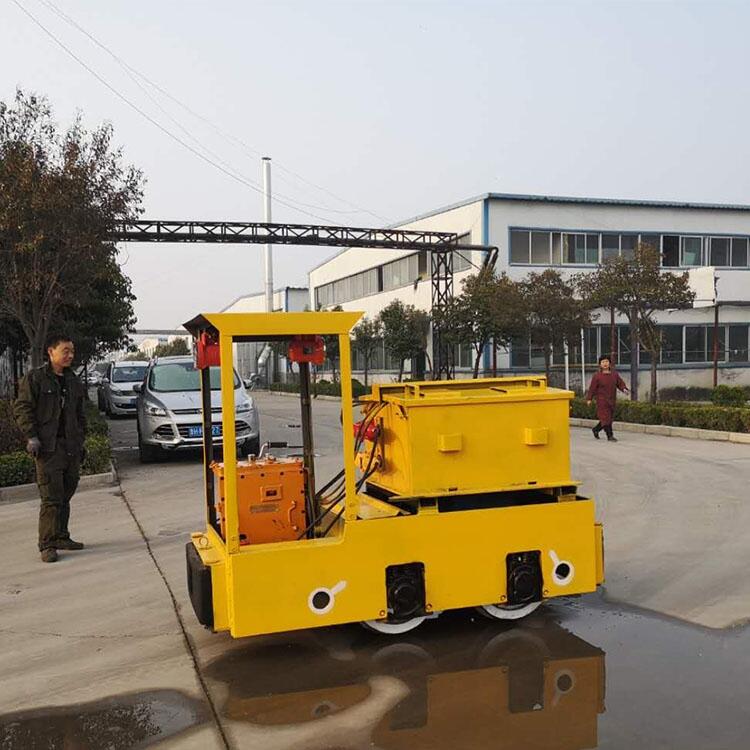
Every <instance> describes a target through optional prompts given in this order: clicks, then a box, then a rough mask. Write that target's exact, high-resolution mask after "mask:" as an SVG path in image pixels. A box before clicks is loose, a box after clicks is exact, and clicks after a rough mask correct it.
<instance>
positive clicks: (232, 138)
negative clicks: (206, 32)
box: [39, 0, 388, 222]
mask: <svg viewBox="0 0 750 750" xmlns="http://www.w3.org/2000/svg"><path fill="white" fill-rule="evenodd" d="M39 2H40V3H42V4H43V5H44V6H46V7H47V8H48V9H49V10H51V11H52V12H53V13H55V14H56V15H57V16H58V17H60V18H61V19H63V20H64V21H65V22H66V23H68V24H69V25H71V26H73V27H74V28H75V29H77V30H78V31H79V32H81V33H82V34H83V35H84V36H86V37H87V38H88V39H89V40H90V41H91V42H93V43H94V44H95V45H97V46H98V47H99V48H100V49H102V50H104V51H105V52H106V53H107V54H108V55H110V57H112V58H113V59H114V60H115V61H116V62H117V63H118V64H119V65H120V66H121V67H122V68H123V69H124V70H125V71H126V72H127V73H128V75H129V77H130V78H131V79H132V80H133V81H134V82H135V83H136V85H137V86H138V87H139V88H140V89H141V90H142V91H143V92H144V93H145V94H146V95H147V96H148V97H149V99H150V100H151V101H152V102H153V103H154V104H155V105H156V106H157V107H158V108H159V109H160V110H161V111H162V112H163V113H164V114H165V115H166V116H167V117H168V118H169V119H170V120H171V121H172V122H173V123H174V124H175V125H177V126H178V127H179V128H180V129H181V130H182V131H183V132H184V133H185V134H186V135H188V137H190V138H191V139H192V140H193V141H194V142H195V143H197V144H198V145H199V146H200V147H201V148H203V149H204V150H205V151H207V152H208V153H209V154H211V155H212V156H213V157H214V158H215V159H216V160H217V161H219V162H221V163H222V164H223V165H224V166H225V167H228V168H230V169H231V167H229V165H227V164H226V162H225V161H224V160H222V159H221V157H219V156H218V155H217V154H216V153H214V152H212V151H211V149H209V148H208V147H207V146H206V145H205V144H203V143H201V142H200V140H199V139H198V138H196V137H195V136H194V135H193V134H192V133H190V131H188V130H187V128H185V127H184V126H183V125H182V124H181V123H180V122H179V121H177V120H176V119H175V118H174V117H172V115H171V114H169V112H168V111H167V110H166V109H165V108H164V107H162V105H161V104H160V103H159V102H158V101H157V100H156V99H155V98H154V97H153V96H152V95H151V94H150V93H149V92H148V91H147V90H146V89H145V88H144V87H143V86H142V85H141V84H140V82H139V81H138V80H137V78H140V79H142V80H143V81H145V83H147V84H148V85H149V86H152V87H153V88H154V89H155V90H156V91H158V92H159V93H160V94H162V95H163V96H166V97H167V98H169V99H170V100H172V101H173V102H174V103H176V104H178V105H179V106H180V107H182V108H183V109H184V110H185V111H187V112H188V113H189V114H191V115H192V116H193V117H195V118H197V119H199V120H201V121H203V122H204V123H206V124H207V125H209V126H210V127H211V128H213V129H214V130H215V131H216V132H218V133H219V135H221V136H222V137H223V138H224V139H225V140H228V141H234V142H235V143H237V144H239V145H240V146H241V147H242V148H244V149H245V150H247V151H248V152H250V153H252V154H253V155H256V156H261V155H262V154H261V153H260V152H259V151H258V150H257V149H254V148H253V147H252V146H250V145H248V144H247V143H245V142H244V141H243V140H241V139H239V138H236V137H235V136H233V135H231V134H228V133H225V132H224V131H223V130H222V129H221V128H219V126H218V125H216V124H215V123H213V122H212V121H211V120H209V119H208V118H206V117H203V116H202V115H200V114H199V113H197V112H195V111H194V110H192V109H191V108H190V107H189V106H188V105H186V104H184V103H183V102H181V101H180V100H179V99H177V98H176V97H174V96H173V95H172V94H170V93H169V92H168V91H166V90H165V89H164V88H162V87H161V86H159V85H158V84H157V83H155V82H154V81H152V80H151V79H150V78H148V77H147V76H146V75H145V74H143V73H141V72H140V71H139V70H137V69H136V68H134V67H133V66H132V65H130V64H129V63H127V62H126V61H125V60H123V59H122V58H121V57H119V56H118V55H117V54H116V53H115V52H113V51H112V50H111V49H110V48H109V47H107V46H106V45H105V44H104V43H103V42H101V41H99V40H98V39H97V38H96V37H95V36H94V35H93V34H91V33H90V32H89V31H87V30H86V29H85V28H83V27H82V26H81V25H80V24H79V23H78V22H77V21H76V20H75V19H74V18H72V17H71V16H70V15H68V14H67V13H65V12H64V11H63V10H61V9H60V8H58V7H57V6H56V5H55V4H54V3H53V2H51V0H39ZM136 77H137V78H136ZM274 164H275V166H276V167H277V169H280V170H282V171H284V172H287V173H288V174H290V175H292V176H294V177H296V178H297V179H298V180H300V181H301V182H304V183H306V184H308V185H310V186H312V187H314V188H316V189H317V190H320V191H321V192H324V193H326V194H328V195H330V196H331V197H333V198H335V199H336V200H338V201H341V202H342V203H346V204H347V205H349V206H352V207H353V208H354V209H355V210H354V211H343V210H340V209H335V208H331V207H328V206H316V205H314V204H309V203H304V202H302V201H300V200H298V199H296V198H293V197H291V196H285V195H284V194H283V193H275V194H274V198H275V197H276V196H277V195H280V196H281V197H282V198H284V197H285V198H287V199H288V200H290V201H292V202H294V203H296V204H298V205H300V206H304V207H306V208H312V209H317V210H321V211H329V212H331V213H338V214H347V213H348V214H354V213H367V214H370V215H371V216H374V217H375V218H377V219H380V220H383V221H386V222H387V221H388V219H387V218H386V217H383V216H379V215H378V214H376V213H373V212H372V211H369V210H367V209H365V208H361V207H360V206H357V205H356V204H354V203H351V202H350V201H348V200H346V199H345V198H341V197H340V196H337V195H336V194H335V193H333V192H331V191H330V190H327V189H326V188H324V187H322V186H320V185H317V184H316V183H314V182H312V181H310V180H308V179H306V178H305V177H303V176H302V175H300V174H298V173H296V172H294V171H293V170H291V169H289V168H288V167H285V166H284V165H283V164H281V163H279V162H277V161H276V160H274ZM233 171H236V170H233ZM238 174H241V173H238ZM243 179H246V180H248V182H253V181H252V180H250V179H249V178H246V177H244V176H243ZM256 184H257V183H256Z"/></svg>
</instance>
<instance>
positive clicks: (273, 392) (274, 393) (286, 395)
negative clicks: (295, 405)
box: [267, 391, 341, 401]
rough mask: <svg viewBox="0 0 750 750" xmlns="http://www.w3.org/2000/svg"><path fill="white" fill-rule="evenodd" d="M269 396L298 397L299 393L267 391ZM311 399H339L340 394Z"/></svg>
mask: <svg viewBox="0 0 750 750" xmlns="http://www.w3.org/2000/svg"><path fill="white" fill-rule="evenodd" d="M267 393H268V395H269V396H285V397H286V398H299V393H287V392H286V391H267ZM312 400H313V401H341V396H313V397H312Z"/></svg>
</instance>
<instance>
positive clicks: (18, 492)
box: [0, 461, 119, 503]
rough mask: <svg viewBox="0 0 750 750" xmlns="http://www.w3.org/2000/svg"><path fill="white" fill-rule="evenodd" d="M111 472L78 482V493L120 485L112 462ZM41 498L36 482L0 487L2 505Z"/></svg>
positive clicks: (91, 475) (84, 477)
mask: <svg viewBox="0 0 750 750" xmlns="http://www.w3.org/2000/svg"><path fill="white" fill-rule="evenodd" d="M109 467H110V468H109V471H105V472H103V473H102V474H86V475H85V476H82V477H81V478H80V479H79V481H78V491H80V490H87V489H91V488H92V487H111V486H112V485H115V484H117V483H118V481H119V479H118V476H117V469H115V465H114V464H113V463H112V462H111V461H110V464H109ZM38 498H39V488H38V487H37V484H36V482H33V483H32V484H17V485H15V486H13V487H0V503H5V502H19V501H21V500H36V499H38Z"/></svg>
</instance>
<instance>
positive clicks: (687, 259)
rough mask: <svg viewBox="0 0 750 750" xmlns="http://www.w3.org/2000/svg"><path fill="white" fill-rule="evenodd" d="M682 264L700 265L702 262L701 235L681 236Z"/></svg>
mask: <svg viewBox="0 0 750 750" xmlns="http://www.w3.org/2000/svg"><path fill="white" fill-rule="evenodd" d="M680 240H681V244H682V265H683V266H700V265H702V264H703V252H702V248H703V239H702V238H701V237H681V238H680Z"/></svg>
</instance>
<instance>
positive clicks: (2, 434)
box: [0, 399, 26, 453]
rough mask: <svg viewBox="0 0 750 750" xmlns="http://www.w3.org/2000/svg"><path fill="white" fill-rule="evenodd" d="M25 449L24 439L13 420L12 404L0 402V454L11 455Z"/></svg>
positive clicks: (4, 401)
mask: <svg viewBox="0 0 750 750" xmlns="http://www.w3.org/2000/svg"><path fill="white" fill-rule="evenodd" d="M25 447H26V439H25V438H24V436H23V433H22V432H21V430H19V429H18V426H17V425H16V420H15V419H14V418H13V402H12V401H10V400H7V399H3V400H2V401H0V453H13V452H14V451H19V450H23V449H24V448H25Z"/></svg>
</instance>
